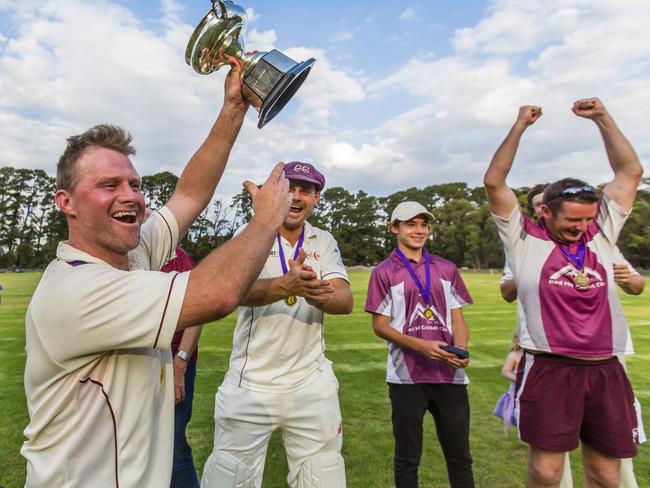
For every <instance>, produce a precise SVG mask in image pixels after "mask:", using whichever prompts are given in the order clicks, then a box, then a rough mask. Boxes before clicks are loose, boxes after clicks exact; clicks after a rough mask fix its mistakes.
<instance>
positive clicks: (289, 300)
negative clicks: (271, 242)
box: [277, 225, 305, 307]
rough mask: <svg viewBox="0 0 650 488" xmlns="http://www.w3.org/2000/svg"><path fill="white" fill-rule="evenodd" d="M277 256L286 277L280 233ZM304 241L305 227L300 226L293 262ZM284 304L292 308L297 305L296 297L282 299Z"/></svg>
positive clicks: (286, 269)
mask: <svg viewBox="0 0 650 488" xmlns="http://www.w3.org/2000/svg"><path fill="white" fill-rule="evenodd" d="M277 239H278V254H279V255H280V265H281V266H282V274H283V275H286V274H287V273H288V272H289V267H288V266H287V262H286V260H285V259H284V250H283V249H282V237H281V236H280V233H279V232H278V236H277ZM304 241H305V226H304V225H303V226H302V232H301V233H300V237H299V238H298V243H297V244H296V250H295V251H294V253H293V260H294V261H295V260H296V259H298V255H299V254H300V249H301V248H302V243H303V242H304ZM284 303H286V304H287V305H288V306H289V307H293V306H294V305H295V304H296V303H298V297H297V296H296V295H289V296H288V297H287V298H285V299H284Z"/></svg>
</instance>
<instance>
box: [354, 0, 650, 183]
mask: <svg viewBox="0 0 650 488" xmlns="http://www.w3.org/2000/svg"><path fill="white" fill-rule="evenodd" d="M560 5H561V6H562V7H560ZM626 5H627V4H626ZM648 25H650V11H649V10H648V9H647V8H644V7H643V5H642V2H638V1H637V2H632V3H631V4H630V8H629V9H627V7H626V8H622V6H621V5H619V6H618V7H617V8H615V7H614V6H612V5H611V4H609V3H608V2H603V1H599V2H586V1H573V2H566V1H564V0H563V1H561V2H556V1H550V2H544V3H540V2H536V1H521V0H516V1H510V0H508V1H505V0H504V1H500V2H495V3H494V4H493V7H492V10H491V13H490V16H489V17H487V18H486V19H483V20H481V21H480V22H479V23H478V24H477V25H476V26H474V27H469V28H465V29H460V30H459V31H457V32H456V35H455V37H454V46H455V49H456V52H455V53H454V54H452V55H450V56H447V57H443V58H438V59H422V58H419V59H416V58H413V59H411V60H408V61H407V62H406V63H405V64H404V65H403V66H402V67H401V68H400V69H398V70H396V71H395V72H394V73H393V74H392V75H389V76H387V77H385V78H384V79H382V80H379V81H376V82H374V83H372V84H371V85H370V86H369V87H368V89H367V92H368V94H369V96H371V97H372V98H373V99H375V98H376V99H378V100H379V103H381V101H388V100H391V99H394V98H398V99H404V100H406V101H407V103H408V107H413V106H414V105H415V106H416V107H415V108H407V109H405V110H403V111H402V112H401V114H400V115H399V116H397V117H393V118H391V120H390V121H387V122H384V123H383V124H381V125H379V126H377V127H375V128H374V130H373V131H372V132H371V136H370V137H371V140H367V141H366V142H365V143H364V145H363V147H359V148H358V149H357V150H356V154H357V156H358V157H361V155H363V158H364V165H365V166H364V167H370V168H373V170H374V171H373V172H374V174H375V175H376V176H375V177H374V179H373V181H374V184H375V185H376V186H377V187H378V188H386V189H394V188H395V187H399V185H398V182H399V181H400V177H401V176H402V175H408V177H407V178H406V179H408V178H410V179H411V182H412V184H419V185H425V184H427V183H433V182H441V181H454V180H464V181H469V182H470V183H471V184H475V185H477V184H480V182H481V179H482V174H483V172H484V171H485V168H486V166H487V164H488V162H489V160H490V159H491V157H492V154H493V153H494V151H495V150H496V148H497V146H498V145H499V143H500V142H501V140H502V139H503V137H505V135H506V133H507V131H508V130H509V128H510V126H511V124H512V123H513V122H514V120H515V117H516V113H517V108H518V107H519V106H520V105H524V104H539V105H542V106H544V111H545V115H544V116H543V117H542V119H540V121H539V122H538V123H537V124H536V126H535V127H532V128H530V129H529V130H528V131H527V133H526V135H525V136H524V141H523V142H522V145H521V148H520V151H519V155H518V158H517V163H516V164H515V166H514V167H513V172H512V178H511V180H512V183H513V184H530V183H531V182H534V181H537V180H543V181H547V180H552V179H555V178H559V177H563V176H565V175H567V174H572V175H578V176H583V177H585V178H587V179H589V180H591V181H594V182H602V181H606V180H607V179H609V178H610V177H611V170H610V169H609V165H608V164H607V158H606V155H605V153H604V150H603V146H602V142H601V140H600V136H599V133H598V130H597V128H596V127H595V125H594V124H593V123H591V122H590V121H585V120H583V119H579V118H577V117H575V116H574V115H573V114H572V113H571V112H570V110H569V108H570V106H571V103H572V102H573V101H574V100H575V99H577V98H582V97H586V96H600V97H601V98H602V99H603V101H604V102H605V103H606V106H607V107H608V108H609V109H610V111H611V113H612V114H613V115H614V117H615V118H616V120H617V122H618V123H619V126H621V127H622V128H623V130H624V132H625V134H626V135H627V136H628V138H629V139H630V140H631V141H632V143H633V144H634V146H635V148H636V149H637V151H638V152H639V154H640V156H641V160H642V161H644V160H646V161H647V159H648V157H650V142H647V137H646V136H645V135H644V134H646V133H647V130H648V123H647V120H644V115H643V111H642V110H640V108H641V107H644V106H646V105H647V104H648V103H650V61H649V60H650V45H649V44H648V43H644V42H641V39H644V36H645V35H646V34H645V33H646V32H647V28H648ZM634 40H638V42H637V41H634ZM522 61H524V63H523V70H522ZM526 61H527V62H526ZM443 114H444V115H443ZM369 148H374V149H375V151H372V152H371V151H370V150H369ZM382 149H383V152H382ZM348 158H349V159H350V160H354V156H353V155H350V154H348ZM416 175H417V176H416ZM367 176H368V175H366V177H367ZM359 179H360V180H361V179H362V178H361V177H359Z"/></svg>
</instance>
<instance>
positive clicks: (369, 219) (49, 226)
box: [0, 167, 650, 269]
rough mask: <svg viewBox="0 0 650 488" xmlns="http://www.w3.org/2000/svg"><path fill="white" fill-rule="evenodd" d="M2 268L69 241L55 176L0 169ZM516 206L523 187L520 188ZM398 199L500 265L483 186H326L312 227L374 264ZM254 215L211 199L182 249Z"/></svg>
mask: <svg viewBox="0 0 650 488" xmlns="http://www.w3.org/2000/svg"><path fill="white" fill-rule="evenodd" d="M177 181H178V177H177V176H176V175H174V174H173V173H170V172H162V173H156V174H154V175H150V176H144V177H143V178H142V191H143V193H144V197H145V201H146V204H147V206H148V207H150V208H152V209H155V208H158V207H160V206H162V205H163V204H164V203H165V202H166V201H167V200H168V199H169V197H170V196H171V194H172V193H173V191H174V188H175V187H176V183H177ZM649 185H650V179H645V180H644V182H643V185H642V187H641V189H640V190H639V194H638V196H637V200H636V203H635V205H634V211H633V212H632V215H631V216H630V218H629V219H628V221H627V223H626V225H625V227H624V229H623V231H622V233H621V237H620V239H619V247H620V248H621V250H622V251H623V253H624V255H625V256H626V258H627V259H628V260H629V261H630V262H631V263H632V264H633V265H634V266H635V267H637V268H641V269H650V225H649V224H650V187H649ZM0 188H2V193H1V194H0V267H2V268H15V267H20V268H43V267H45V266H46V265H47V263H49V262H50V261H51V260H52V259H53V258H54V256H55V253H56V246H57V243H58V242H59V241H61V240H65V239H66V238H67V227H66V223H65V219H64V217H63V215H62V214H61V212H60V211H59V210H58V209H57V208H56V206H55V205H54V199H53V195H54V191H55V188H56V183H55V179H54V178H53V177H51V176H49V175H48V174H47V173H45V171H43V170H39V169H21V168H13V167H2V168H0ZM515 191H516V193H517V194H518V196H519V198H520V201H521V202H522V206H524V207H525V195H526V193H527V191H528V188H526V187H523V188H518V189H516V190H515ZM404 200H416V201H419V202H420V203H422V204H423V205H424V206H426V207H427V208H429V209H430V210H431V211H432V212H433V214H434V216H435V220H434V222H433V224H432V229H431V230H432V232H431V235H432V238H431V240H430V241H429V243H428V245H427V249H428V250H429V251H431V252H433V253H434V254H437V255H439V256H442V257H444V258H446V259H449V260H450V261H453V262H454V263H456V264H457V265H458V266H462V267H468V268H474V269H486V268H500V267H501V266H503V252H502V248H501V244H500V242H499V238H498V236H497V233H496V228H495V226H494V223H493V222H492V217H491V215H490V211H489V208H488V206H487V200H486V197H485V192H484V190H483V188H482V187H474V188H472V187H469V186H468V185H467V184H466V183H462V182H459V183H442V184H438V185H430V186H426V187H424V188H415V187H413V188H409V189H407V190H402V191H398V192H395V193H393V194H391V195H388V196H383V197H377V196H373V195H370V194H368V193H366V192H365V191H362V190H360V191H358V192H356V193H353V192H350V191H348V190H346V189H345V188H342V187H331V188H327V189H326V190H325V191H324V192H322V194H321V201H320V203H319V205H317V207H316V208H315V210H314V214H313V216H312V217H311V218H310V222H311V223H312V224H313V225H315V226H317V227H320V228H322V229H325V230H328V231H329V232H331V233H332V234H333V235H334V237H335V238H336V240H337V241H338V243H339V247H340V249H341V254H342V255H343V259H344V261H345V264H346V265H348V266H352V265H365V266H372V265H375V264H377V263H379V262H380V261H381V260H382V259H384V258H385V257H386V256H387V255H388V253H389V252H390V251H391V250H392V249H393V247H394V246H395V241H394V237H393V236H392V234H391V233H390V232H389V231H388V227H387V224H386V223H387V221H388V218H389V215H390V212H391V211H392V209H393V208H394V207H395V206H396V205H397V204H398V203H399V202H402V201H404ZM251 215H252V208H251V201H250V197H249V196H248V194H247V192H246V191H245V190H242V191H241V193H239V194H237V195H234V196H233V198H232V199H231V200H230V201H229V202H225V201H224V200H215V201H213V202H212V203H211V205H210V206H209V207H208V208H207V209H206V210H205V211H204V212H203V213H202V214H201V215H200V216H199V218H198V219H197V220H196V222H194V225H193V226H192V227H191V228H190V230H189V232H188V234H187V235H186V236H185V237H184V239H183V241H182V243H181V245H182V246H183V247H184V248H185V249H186V250H187V251H188V252H189V253H190V254H191V255H192V256H193V257H194V258H195V259H196V260H200V259H201V258H203V257H204V256H206V255H207V254H208V253H209V252H210V251H211V250H212V249H214V248H215V247H217V246H219V245H221V244H222V243H223V242H225V241H227V240H228V239H230V238H231V237H232V236H233V234H234V233H235V231H236V230H237V229H238V228H239V227H240V226H241V225H242V224H244V223H245V222H247V221H248V220H249V219H250V218H251Z"/></svg>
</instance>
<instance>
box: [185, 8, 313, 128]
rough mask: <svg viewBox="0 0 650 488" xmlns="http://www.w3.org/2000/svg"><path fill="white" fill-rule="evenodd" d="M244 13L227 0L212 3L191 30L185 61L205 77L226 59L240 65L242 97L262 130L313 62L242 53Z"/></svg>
mask: <svg viewBox="0 0 650 488" xmlns="http://www.w3.org/2000/svg"><path fill="white" fill-rule="evenodd" d="M246 23H247V16H246V11H245V10H244V9H243V8H241V7H240V6H239V5H235V4H234V3H232V2H231V1H230V0H212V8H211V9H210V10H209V11H208V13H207V14H205V17H203V19H202V20H201V22H199V25H197V26H196V29H194V33H193V34H192V37H190V41H189V42H188V44H187V49H186V50H185V62H186V63H187V64H189V65H190V66H191V67H192V68H194V71H196V72H197V73H200V74H202V75H207V74H210V73H212V72H213V71H216V70H218V69H219V68H221V67H222V66H223V65H226V64H228V57H230V56H232V57H234V58H236V59H238V60H239V61H240V62H241V64H242V68H243V69H242V75H241V79H242V95H243V96H244V98H245V99H246V100H247V101H248V102H250V104H251V105H252V106H253V107H255V110H257V111H258V112H259V119H258V122H257V127H258V128H260V129H261V128H262V127H264V126H265V125H266V124H267V123H268V122H269V121H271V119H273V117H275V116H276V115H277V114H278V113H279V112H280V110H282V109H283V108H284V106H285V105H286V104H287V102H288V101H289V100H290V99H291V97H292V96H293V95H294V94H295V93H296V91H298V88H300V85H302V83H303V82H304V81H305V78H307V75H308V74H309V71H311V67H312V65H313V64H314V59H313V58H310V59H308V60H307V61H303V62H302V63H296V62H295V61H294V60H293V59H291V58H289V57H288V56H285V55H284V54H282V53H281V52H280V51H276V50H275V49H274V50H272V51H269V52H256V53H246V52H244V40H243V37H244V32H245V31H246Z"/></svg>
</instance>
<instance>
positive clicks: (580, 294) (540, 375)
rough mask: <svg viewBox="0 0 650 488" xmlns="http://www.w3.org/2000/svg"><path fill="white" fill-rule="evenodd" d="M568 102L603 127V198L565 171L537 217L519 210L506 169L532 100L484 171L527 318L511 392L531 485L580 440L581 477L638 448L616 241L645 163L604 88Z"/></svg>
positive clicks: (609, 473) (554, 480)
mask: <svg viewBox="0 0 650 488" xmlns="http://www.w3.org/2000/svg"><path fill="white" fill-rule="evenodd" d="M572 110H573V112H574V113H575V114H576V115H578V116H580V117H584V118H588V119H591V120H592V121H593V122H594V123H595V124H596V126H597V127H598V128H599V130H600V133H601V135H602V138H603V141H604V144H605V149H606V151H607V155H608V158H609V162H610V165H611V167H612V169H613V171H614V179H613V180H612V181H611V182H609V183H608V184H607V186H606V187H605V189H604V191H603V193H602V196H601V197H600V199H598V197H597V196H596V192H595V190H594V188H593V187H592V186H590V185H588V184H586V183H584V182H583V181H581V180H576V179H572V178H565V179H562V180H559V181H557V182H555V183H551V184H550V185H548V187H547V188H546V189H545V190H544V196H543V199H542V208H541V214H542V218H541V219H540V221H539V223H534V222H533V221H532V220H531V219H530V218H528V217H527V216H524V215H522V213H521V210H520V209H519V205H518V202H517V198H516V196H515V194H514V192H513V191H512V190H511V189H510V188H509V187H508V185H507V184H506V177H507V175H508V173H509V171H510V168H511V166H512V163H513V159H514V155H515V153H516V150H517V147H518V144H519V141H520V139H521V136H522V134H523V133H524V131H525V130H526V128H528V127H529V126H530V125H532V124H534V123H535V122H536V121H537V120H538V119H539V117H541V115H542V110H541V108H540V107H535V106H524V107H521V108H520V109H519V115H518V117H517V120H516V122H515V124H514V125H513V127H512V129H511V130H510V132H509V134H508V136H507V137H506V139H505V140H504V141H503V143H502V144H501V146H500V147H499V149H498V150H497V152H496V153H495V155H494V157H493V158H492V161H491V163H490V166H489V168H488V170H487V172H486V174H485V178H484V183H485V188H486V191H487V196H488V202H489V204H490V209H491V210H492V213H493V214H494V220H495V222H496V225H497V228H498V231H499V236H500V238H501V240H502V241H503V244H504V248H505V253H506V257H507V259H508V263H509V264H510V267H511V269H512V272H513V275H514V280H515V284H516V289H517V293H518V297H519V300H520V302H521V304H522V307H523V312H524V319H525V320H524V322H523V324H522V326H521V329H520V342H521V345H522V347H523V348H524V349H525V350H526V353H525V354H524V357H523V358H522V361H521V363H520V366H519V371H518V374H517V391H516V402H517V410H518V429H519V435H520V437H521V439H522V440H524V441H525V442H527V443H528V444H529V445H530V457H529V465H528V478H527V486H529V487H542V486H543V487H547V486H549V487H550V486H558V484H559V482H560V478H561V475H562V467H563V463H564V453H565V452H567V451H570V450H573V449H575V448H577V447H578V443H579V441H581V442H582V457H583V466H584V472H585V486H587V487H595V486H599V487H612V488H613V487H618V485H619V467H620V459H621V458H626V457H633V456H635V455H636V453H637V447H636V442H637V438H636V434H637V421H636V415H635V412H634V395H633V393H632V389H631V387H630V384H629V381H628V379H627V376H626V374H625V372H624V370H623V367H622V365H621V364H620V363H619V361H618V360H617V359H616V354H630V353H632V344H631V338H630V333H629V329H628V326H627V323H626V321H625V318H624V316H623V312H622V309H621V304H620V301H619V299H618V295H617V293H616V287H615V278H614V261H615V253H614V250H615V246H616V240H617V238H618V235H619V232H620V230H621V228H622V226H623V224H624V223H625V220H626V218H627V216H628V215H629V212H630V210H631V208H632V205H633V203H634V198H635V196H636V190H637V186H638V184H639V181H640V180H641V176H642V174H643V168H642V166H641V164H640V162H639V160H638V158H637V156H636V154H635V152H634V150H633V148H632V146H631V145H630V143H629V142H628V141H627V139H626V138H625V137H624V136H623V134H622V133H621V131H620V130H619V129H618V127H617V126H616V124H615V123H614V120H613V119H612V117H611V116H610V114H609V113H608V112H607V110H606V109H605V107H604V106H603V104H602V102H601V101H600V100H599V99H597V98H592V99H585V100H579V101H577V102H576V103H575V104H574V105H573V108H572ZM550 413H552V414H550Z"/></svg>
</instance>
